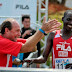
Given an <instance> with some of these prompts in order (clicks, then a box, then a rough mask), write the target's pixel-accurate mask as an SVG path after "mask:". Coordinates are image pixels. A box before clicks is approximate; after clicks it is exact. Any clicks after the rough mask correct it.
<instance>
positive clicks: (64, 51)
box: [56, 41, 71, 57]
mask: <svg viewBox="0 0 72 72" xmlns="http://www.w3.org/2000/svg"><path fill="white" fill-rule="evenodd" d="M59 43H60V44H57V45H56V50H58V49H61V51H58V56H59V57H68V51H71V47H70V43H67V42H66V41H64V42H59ZM65 45H67V47H65Z"/></svg>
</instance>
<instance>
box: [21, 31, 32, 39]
mask: <svg viewBox="0 0 72 72" xmlns="http://www.w3.org/2000/svg"><path fill="white" fill-rule="evenodd" d="M30 33H31V30H26V31H25V32H24V34H23V35H22V38H24V37H25V36H26V35H30Z"/></svg>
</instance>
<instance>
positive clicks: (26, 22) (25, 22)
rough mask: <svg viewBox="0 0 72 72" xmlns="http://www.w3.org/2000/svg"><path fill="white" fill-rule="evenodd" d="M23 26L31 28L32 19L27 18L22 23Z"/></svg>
mask: <svg viewBox="0 0 72 72" xmlns="http://www.w3.org/2000/svg"><path fill="white" fill-rule="evenodd" d="M22 24H23V25H24V28H29V27H30V19H29V18H25V19H24V21H23V22H22Z"/></svg>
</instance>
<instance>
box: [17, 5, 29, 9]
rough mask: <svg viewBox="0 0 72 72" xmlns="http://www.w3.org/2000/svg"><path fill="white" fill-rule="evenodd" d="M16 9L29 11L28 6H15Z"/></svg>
mask: <svg viewBox="0 0 72 72" xmlns="http://www.w3.org/2000/svg"><path fill="white" fill-rule="evenodd" d="M16 9H29V6H28V5H26V6H23V5H16Z"/></svg>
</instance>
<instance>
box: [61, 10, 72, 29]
mask: <svg viewBox="0 0 72 72" xmlns="http://www.w3.org/2000/svg"><path fill="white" fill-rule="evenodd" d="M62 21H63V23H64V26H63V27H64V28H66V29H68V30H69V29H72V10H67V11H66V12H65V13H64V17H63V18H62Z"/></svg>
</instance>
